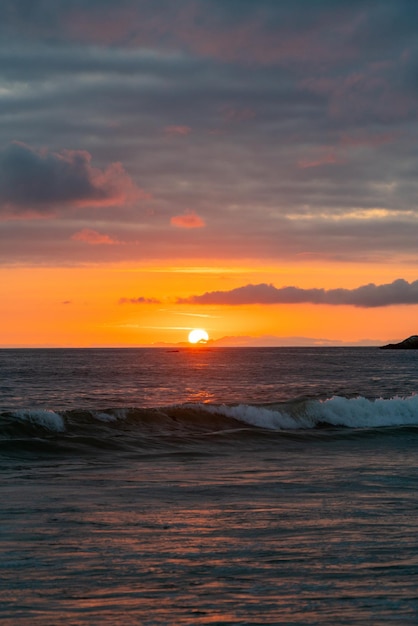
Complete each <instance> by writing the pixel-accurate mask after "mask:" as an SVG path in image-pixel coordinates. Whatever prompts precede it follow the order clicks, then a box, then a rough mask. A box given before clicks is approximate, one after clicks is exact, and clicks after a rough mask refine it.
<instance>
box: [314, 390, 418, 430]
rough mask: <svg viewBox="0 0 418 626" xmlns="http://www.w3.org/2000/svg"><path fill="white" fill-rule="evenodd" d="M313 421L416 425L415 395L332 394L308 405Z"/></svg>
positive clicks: (360, 425)
mask: <svg viewBox="0 0 418 626" xmlns="http://www.w3.org/2000/svg"><path fill="white" fill-rule="evenodd" d="M309 414H310V415H311V416H312V417H313V418H314V419H315V420H321V421H325V422H326V423H328V424H330V425H333V426H345V427H348V428H381V427H385V426H415V425H416V426H418V395H413V396H409V397H407V398H400V397H394V398H389V399H383V398H378V399H377V400H368V399H367V398H363V397H361V396H360V397H357V398H342V397H339V396H335V397H333V398H330V399H329V400H324V401H322V402H317V403H314V404H312V405H310V407H309Z"/></svg>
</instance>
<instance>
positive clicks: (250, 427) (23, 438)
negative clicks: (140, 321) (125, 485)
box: [0, 395, 418, 454]
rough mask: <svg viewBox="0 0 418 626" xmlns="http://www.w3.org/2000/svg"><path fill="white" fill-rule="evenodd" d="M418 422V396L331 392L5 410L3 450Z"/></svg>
mask: <svg viewBox="0 0 418 626" xmlns="http://www.w3.org/2000/svg"><path fill="white" fill-rule="evenodd" d="M405 427H409V428H411V427H412V428H415V427H418V395H412V396H409V397H405V398H402V397H394V398H390V399H374V400H371V399H367V398H364V397H355V398H345V397H339V396H336V397H332V398H329V399H325V400H295V401H293V402H287V403H280V404H269V405H248V404H234V405H215V404H183V405H177V406H169V407H158V408H135V407H127V408H118V409H106V410H102V411H93V410H82V409H81V410H69V411H53V410H47V409H38V408H37V409H19V410H10V411H0V451H1V452H2V453H6V454H7V453H8V452H10V451H11V450H16V448H19V447H23V448H24V449H25V450H28V449H33V448H35V449H38V448H41V449H42V450H43V451H44V450H45V447H46V446H47V447H48V449H51V450H52V451H54V450H57V449H58V448H59V449H60V451H61V452H62V451H63V450H64V451H65V450H71V451H74V449H75V448H76V449H77V450H81V449H83V450H86V449H92V448H95V449H98V448H101V449H106V450H108V449H114V450H116V449H124V450H125V451H126V450H128V451H129V450H135V451H141V450H142V451H143V452H144V453H149V452H150V451H152V450H153V451H155V450H157V449H158V450H160V451H161V450H165V451H167V452H170V451H173V449H176V450H178V449H179V448H184V447H185V446H186V447H187V446H190V445H193V446H196V445H197V446H198V447H199V446H200V451H201V452H202V451H203V448H202V444H203V443H210V444H213V445H218V444H219V442H228V443H229V444H231V443H238V442H240V441H242V440H243V439H245V441H247V442H248V440H249V438H250V439H251V437H255V438H257V440H259V437H267V438H269V439H270V440H271V441H272V440H274V439H275V438H276V439H277V437H280V435H282V434H285V435H286V436H291V435H292V433H293V434H294V435H295V436H296V435H297V436H299V437H300V436H304V437H309V436H312V435H314V434H315V436H316V437H317V436H320V435H321V434H322V433H324V434H327V433H328V435H329V434H330V433H331V434H332V433H334V434H335V433H336V432H337V433H346V432H349V433H352V432H356V433H357V434H361V433H362V432H363V431H364V430H367V431H368V433H370V431H372V432H375V433H376V434H379V433H381V432H382V429H387V428H390V429H391V430H392V431H393V429H403V428H405Z"/></svg>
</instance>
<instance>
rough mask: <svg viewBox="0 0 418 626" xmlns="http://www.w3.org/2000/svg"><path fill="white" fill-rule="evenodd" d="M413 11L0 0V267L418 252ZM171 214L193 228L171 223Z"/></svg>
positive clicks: (307, 2)
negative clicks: (3, 223) (143, 197)
mask: <svg viewBox="0 0 418 626" xmlns="http://www.w3.org/2000/svg"><path fill="white" fill-rule="evenodd" d="M417 19H418V4H417V3H416V2H415V1H412V0H379V1H377V0H364V2H361V3H360V2H352V1H350V2H349V1H348V0H317V1H315V2H312V0H295V2H293V3H284V2H277V0H259V1H257V2H255V1H254V0H228V2H225V0H193V1H192V2H189V0H178V1H176V2H172V0H155V1H153V2H149V1H148V0H135V1H133V0H120V1H119V2H118V3H115V2H113V1H112V0H100V1H99V0H91V1H90V2H88V3H86V2H85V1H82V0H54V1H52V0H13V1H12V0H5V1H4V2H3V3H2V9H1V20H0V121H1V125H0V129H1V130H0V146H9V147H8V148H5V149H4V150H2V152H1V155H0V212H1V214H2V216H3V219H4V218H7V219H10V218H11V217H13V218H15V219H16V222H15V223H14V224H13V225H10V224H8V226H7V229H2V232H1V233H0V256H1V262H7V260H9V261H10V262H23V260H25V262H28V260H29V261H30V259H31V258H32V260H33V261H34V262H36V263H39V262H40V260H43V262H45V263H54V262H60V263H62V262H64V263H65V262H73V261H80V262H81V261H82V262H88V260H91V261H92V262H98V261H100V260H109V261H110V260H111V261H114V260H123V259H124V258H125V259H129V260H134V259H143V258H152V257H159V258H161V257H163V256H169V255H175V256H176V258H178V257H179V255H184V256H183V258H196V257H200V258H201V257H202V255H204V256H205V257H206V258H209V257H216V256H219V255H220V254H222V256H223V257H225V258H226V257H227V258H232V257H240V258H245V259H250V258H257V259H258V258H268V259H272V258H273V259H278V258H280V259H287V260H289V259H295V258H299V256H300V255H316V256H318V255H319V256H320V257H321V258H329V259H336V258H338V259H340V260H346V261H350V260H359V259H360V260H378V261H379V262H380V261H381V260H383V261H384V262H391V261H392V260H394V259H395V260H396V259H399V258H401V257H402V258H403V257H408V258H409V259H411V258H416V256H417V252H416V250H417V247H416V240H417V235H418V209H417V204H416V198H417V194H418V182H417V177H416V171H417V168H418V152H417V149H416V146H417V145H418V144H417V142H418V130H417V129H418V125H417V121H418V120H417V117H418V81H417V80H416V76H417V65H418V44H417V40H416V24H417ZM16 140H19V141H20V142H22V143H20V144H19V143H15V142H16ZM29 146H33V148H30V147H29ZM41 146H43V147H45V148H44V149H42V150H41V149H40V147H41ZM64 148H66V150H64ZM90 155H91V156H90ZM118 163H119V164H120V165H117V164H118ZM127 172H129V176H128V174H127ZM142 187H143V188H145V189H146V190H147V191H149V192H150V194H152V199H151V198H150V199H149V202H146V203H145V205H146V206H144V203H142V202H141V203H136V204H135V203H134V205H133V206H132V207H131V208H130V209H129V210H128V209H127V200H128V199H129V198H131V197H132V195H135V192H138V189H139V188H142ZM139 204H141V206H139ZM99 205H100V206H101V210H100V216H101V217H100V223H96V222H97V215H96V213H97V212H95V210H94V207H95V206H99ZM81 206H83V207H85V209H83V211H82V215H80V213H81V212H80V211H78V212H77V218H75V217H74V211H72V210H71V209H72V208H77V207H81ZM187 210H193V212H194V213H193V214H194V215H195V216H198V218H199V220H201V224H203V223H204V224H205V225H206V226H205V228H195V229H194V230H193V231H190V232H187V231H186V230H184V229H178V228H172V227H171V225H170V220H171V219H172V218H173V216H174V219H177V220H178V219H180V218H181V220H182V222H181V225H183V226H184V225H185V224H186V222H185V221H184V215H185V211H187ZM30 214H31V215H32V216H35V215H38V216H42V217H43V218H44V219H43V220H42V230H41V232H39V226H36V225H35V224H32V226H31V227H29V226H28V224H27V223H26V220H24V219H22V218H23V217H24V216H26V217H27V216H29V215H30ZM49 216H51V219H49ZM52 216H53V218H54V219H52ZM182 216H183V217H182ZM17 218H19V219H20V222H18V221H17ZM57 221H59V222H60V224H59V225H58V224H57ZM174 223H176V222H174ZM178 223H179V222H178ZM195 225H197V221H196V220H195ZM88 232H90V233H92V232H96V233H98V234H99V235H98V236H96V241H97V242H99V239H100V237H105V236H108V237H109V240H111V241H114V242H123V243H124V245H123V246H118V245H113V246H110V245H108V246H105V245H90V246H88V245H81V243H83V241H81V240H80V239H78V241H77V240H76V241H75V240H74V238H73V237H74V234H76V233H88ZM6 233H7V234H6ZM190 235H193V236H190ZM82 237H84V243H89V242H90V243H92V242H93V239H94V235H91V234H90V239H89V241H87V239H88V238H89V236H88V235H82ZM102 243H104V240H102Z"/></svg>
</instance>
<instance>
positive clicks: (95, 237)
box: [71, 228, 120, 246]
mask: <svg viewBox="0 0 418 626" xmlns="http://www.w3.org/2000/svg"><path fill="white" fill-rule="evenodd" d="M71 239H73V240H74V241H82V242H83V243H88V244H90V245H92V246H97V245H101V244H105V245H115V244H118V243H120V242H119V241H118V240H117V239H112V238H111V237H109V235H102V234H100V233H98V232H97V231H96V230H91V229H90V228H83V229H82V230H79V231H78V232H76V233H74V235H72V237H71Z"/></svg>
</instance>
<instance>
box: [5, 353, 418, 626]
mask: <svg viewBox="0 0 418 626" xmlns="http://www.w3.org/2000/svg"><path fill="white" fill-rule="evenodd" d="M417 391H418V352H415V351H381V350H379V349H378V348H294V349H290V348H262V349H255V348H252V349H245V348H235V349H234V348H231V349H227V348H225V349H220V348H210V347H208V346H206V347H204V346H200V347H194V348H182V349H179V350H178V351H173V350H164V349H120V350H119V349H97V350H96V349H91V350H90V349H88V350H64V349H63V350H1V351H0V469H1V479H2V480H1V484H0V549H1V559H0V620H2V622H3V623H4V624H5V625H6V626H7V625H8V624H10V625H23V624H28V625H29V624H34V625H42V626H44V625H47V626H48V625H51V626H52V625H57V624H64V625H67V624H68V625H70V624H73V625H77V624H105V625H115V624H116V625H117V624H144V625H164V624H165V625H169V624H173V625H177V624H178V625H183V624H184V625H185V624H188V625H194V624H231V625H232V624H251V625H258V624H260V625H261V624H289V625H296V624H301V625H302V624H321V625H333V626H335V625H339V624H341V625H343V624H347V625H352V624H365V625H366V624H367V625H373V624H379V625H380V624H394V625H395V624H396V625H399V624H418V582H417V581H418V577H417V576H418V532H417V531H418V464H417V452H418V395H415V394H416V392H417Z"/></svg>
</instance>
